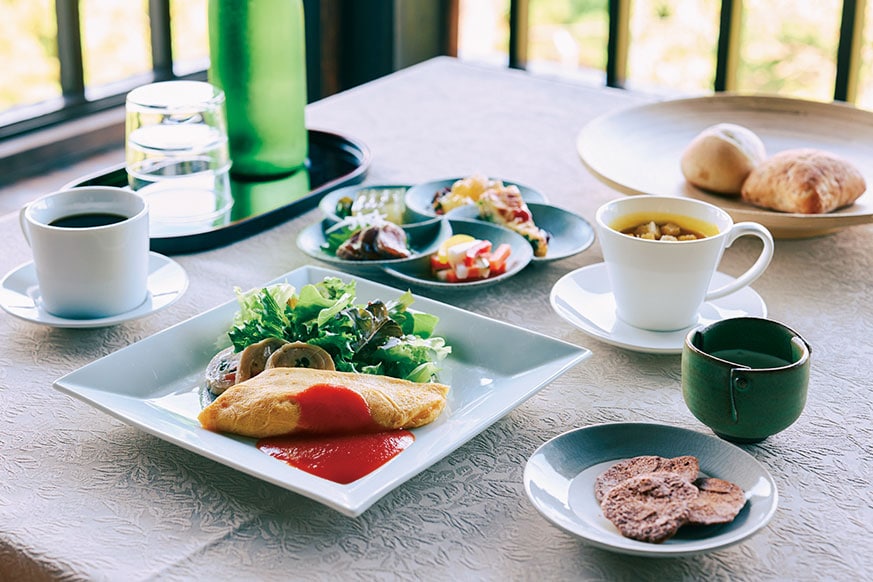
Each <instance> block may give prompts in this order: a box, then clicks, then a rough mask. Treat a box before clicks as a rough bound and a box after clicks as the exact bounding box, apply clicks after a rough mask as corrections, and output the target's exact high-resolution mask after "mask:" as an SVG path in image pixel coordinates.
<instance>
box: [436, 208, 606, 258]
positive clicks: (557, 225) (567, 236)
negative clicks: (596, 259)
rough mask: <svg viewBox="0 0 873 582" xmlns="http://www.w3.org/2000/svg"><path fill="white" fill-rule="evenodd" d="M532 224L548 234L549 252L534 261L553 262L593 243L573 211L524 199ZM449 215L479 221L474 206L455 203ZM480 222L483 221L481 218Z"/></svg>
mask: <svg viewBox="0 0 873 582" xmlns="http://www.w3.org/2000/svg"><path fill="white" fill-rule="evenodd" d="M527 206H528V208H530V214H531V216H532V217H533V221H534V223H535V224H536V225H537V226H538V227H540V228H541V229H543V230H544V231H546V232H547V233H549V235H551V238H550V239H549V251H548V252H547V253H546V256H544V257H536V256H535V257H534V258H533V260H534V262H545V261H557V260H558V259H566V258H567V257H572V256H573V255H576V254H579V253H581V252H582V251H584V250H585V249H587V248H588V247H590V246H591V245H592V243H594V229H593V228H592V227H591V224H590V223H589V222H588V221H587V220H585V219H584V218H582V217H581V216H579V215H578V214H575V213H573V212H570V211H569V210H564V209H563V208H559V207H558V206H552V205H551V204H545V203H543V202H528V203H527ZM446 216H448V217H449V218H463V219H465V220H482V219H480V218H479V209H478V207H476V206H475V205H472V204H469V205H467V206H459V207H458V208H454V209H452V210H450V211H449V212H447V213H446ZM483 222H486V221H484V220H483Z"/></svg>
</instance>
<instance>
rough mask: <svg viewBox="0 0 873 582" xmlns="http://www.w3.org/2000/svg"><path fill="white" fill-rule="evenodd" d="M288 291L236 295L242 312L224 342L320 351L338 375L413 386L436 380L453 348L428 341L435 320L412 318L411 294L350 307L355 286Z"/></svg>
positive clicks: (326, 284) (333, 281) (331, 283)
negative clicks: (275, 343)
mask: <svg viewBox="0 0 873 582" xmlns="http://www.w3.org/2000/svg"><path fill="white" fill-rule="evenodd" d="M295 291H296V290H295V288H294V287H293V286H291V285H288V284H286V283H280V284H277V285H271V286H269V287H265V288H263V289H253V290H251V291H247V292H245V293H243V292H241V291H240V290H239V289H236V290H235V292H236V294H237V301H238V302H239V305H240V310H239V312H238V313H237V314H236V316H235V317H234V319H233V324H232V326H231V329H230V331H229V332H228V336H229V337H230V341H231V343H233V345H234V348H235V349H236V351H240V350H242V349H243V348H245V347H246V346H248V345H250V344H253V343H256V342H259V341H261V340H264V339H267V338H280V339H284V340H286V341H303V342H307V343H310V344H313V345H317V346H319V347H321V348H323V349H325V350H326V351H327V352H328V353H329V354H330V355H331V357H332V358H333V360H334V365H335V366H336V369H337V370H339V371H341V372H357V373H364V374H383V375H386V376H393V377H395V378H404V379H407V380H411V381H413V382H428V381H430V380H431V379H433V378H434V377H435V376H436V373H437V371H438V366H437V362H439V361H440V360H443V359H444V358H445V357H446V356H447V355H448V354H449V353H450V352H451V347H450V346H448V345H446V342H445V339H444V338H442V337H436V336H433V331H434V328H435V327H436V324H437V322H438V321H439V318H438V317H436V316H435V315H431V314H427V313H415V312H412V311H409V309H408V307H409V306H410V305H411V304H412V302H413V297H412V294H411V293H410V292H408V291H407V292H406V293H404V294H402V295H401V296H400V297H399V298H398V299H397V301H392V302H388V303H383V302H381V301H373V302H371V303H369V304H367V305H363V304H356V303H354V301H355V283H354V281H351V282H349V283H344V282H343V281H342V279H339V278H336V277H329V278H326V279H324V280H323V281H321V282H320V283H316V284H309V285H305V286H303V288H301V289H300V293H299V294H297V293H296V292H295Z"/></svg>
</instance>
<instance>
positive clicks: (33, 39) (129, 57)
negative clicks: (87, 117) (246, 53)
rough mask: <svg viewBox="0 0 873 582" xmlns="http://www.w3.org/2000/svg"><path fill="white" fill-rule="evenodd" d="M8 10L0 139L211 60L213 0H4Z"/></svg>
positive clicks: (1, 21)
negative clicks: (208, 6)
mask: <svg viewBox="0 0 873 582" xmlns="http://www.w3.org/2000/svg"><path fill="white" fill-rule="evenodd" d="M0 12H2V18H0V29H2V31H3V32H2V35H0V61H2V62H3V63H4V66H3V67H2V73H0V74H2V75H3V78H2V83H0V138H3V137H7V136H10V135H16V134H19V133H22V132H26V131H28V130H30V129H34V128H38V127H41V126H44V125H49V124H51V123H55V122H58V121H65V120H68V119H73V118H75V117H78V116H81V115H83V114H85V113H90V112H94V111H99V110H101V109H105V108H108V107H113V106H116V105H119V104H120V103H122V102H123V100H124V96H125V95H126V94H127V92H128V91H129V90H130V89H132V88H133V87H135V86H137V85H141V84H143V83H147V82H150V81H153V80H161V79H169V78H174V77H181V76H189V75H200V76H203V74H204V73H203V72H204V71H205V69H206V67H207V65H208V38H207V31H206V0H55V2H52V1H51V0H29V1H27V2H22V1H18V0H0ZM6 63H10V65H6Z"/></svg>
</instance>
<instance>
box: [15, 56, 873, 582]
mask: <svg viewBox="0 0 873 582" xmlns="http://www.w3.org/2000/svg"><path fill="white" fill-rule="evenodd" d="M650 100H652V98H651V97H648V96H645V95H641V94H634V93H629V92H623V91H618V90H610V89H604V88H597V87H585V86H579V85H573V84H568V83H564V82H558V81H551V80H545V79H541V78H539V79H538V78H533V77H530V76H528V75H526V74H524V73H521V72H514V71H497V70H490V69H484V68H476V67H471V66H467V65H462V64H459V63H457V62H455V61H453V60H451V59H437V60H434V61H429V62H427V63H425V64H423V65H420V66H417V67H414V68H411V69H407V70H405V71H402V72H400V73H397V74H395V75H392V76H390V77H388V78H385V79H383V80H379V81H376V82H374V83H371V84H369V85H365V86H363V87H360V88H357V89H354V90H351V91H348V92H346V93H343V94H340V95H337V96H334V97H331V98H328V99H325V100H323V101H321V102H318V103H315V104H313V105H311V106H310V108H309V109H308V111H307V115H308V124H309V126H310V127H314V128H323V129H327V130H334V131H338V132H341V133H345V134H348V135H350V136H354V137H356V138H359V139H361V140H362V141H364V142H365V143H366V144H367V145H368V146H369V147H370V148H371V149H372V152H373V165H372V168H371V170H370V173H369V175H368V178H367V180H368V182H370V183H414V182H420V181H425V180H428V179H432V178H440V177H450V176H460V175H466V174H470V173H472V172H475V171H480V172H484V173H487V174H491V175H495V176H501V177H504V178H506V179H511V180H515V181H518V182H521V183H526V184H529V185H532V186H534V187H536V188H538V189H540V190H541V191H542V192H544V193H545V194H546V195H547V196H548V197H549V199H550V200H551V201H552V202H553V203H556V204H558V205H562V206H566V207H568V208H571V209H573V210H575V211H577V212H578V213H580V214H581V215H583V216H584V217H586V218H587V219H588V220H589V221H593V217H594V210H595V209H596V208H597V206H599V205H600V204H602V203H603V202H605V201H607V200H609V199H612V198H614V197H616V196H618V194H617V193H615V192H614V191H612V190H610V189H609V188H608V187H606V186H605V185H603V184H601V183H600V182H598V181H597V180H596V179H595V178H594V177H593V176H591V175H590V174H589V173H588V172H587V171H586V170H585V169H584V167H583V166H582V164H581V163H580V161H579V159H578V156H577V153H576V148H575V138H576V136H577V134H578V132H579V130H580V129H581V128H582V127H583V126H584V125H585V123H586V122H588V121H590V120H591V119H593V118H594V117H595V116H597V115H599V114H602V113H605V112H608V111H612V110H616V109H619V108H622V107H628V106H632V105H636V104H639V103H644V102H647V101H650ZM616 155H621V152H616ZM57 186H60V184H57ZM317 219H318V214H317V211H312V212H310V213H308V214H306V215H304V216H301V217H299V218H297V219H295V220H292V221H289V222H287V223H285V224H283V225H281V226H279V227H276V228H274V229H271V230H269V231H267V232H264V233H263V234H260V235H258V236H255V237H252V238H249V239H246V240H244V241H242V242H239V243H237V244H234V245H231V246H228V247H224V248H220V249H216V250H213V251H209V252H203V253H198V254H191V255H185V256H179V257H176V260H178V261H179V262H180V263H181V264H182V265H183V266H184V267H185V269H186V270H187V272H188V274H189V276H190V279H191V284H190V288H189V289H188V292H187V294H186V295H185V296H184V297H183V298H182V299H181V300H180V301H179V302H178V303H176V304H175V305H173V306H172V307H170V308H168V309H166V310H165V311H162V312H160V313H158V314H156V315H153V316H151V317H148V318H146V319H142V320H139V321H134V322H130V323H126V324H123V325H119V326H116V327H111V328H108V329H98V330H63V329H52V328H48V327H43V326H39V325H34V324H31V323H28V322H25V321H21V320H18V319H15V318H13V317H11V316H9V315H7V314H5V313H0V344H2V348H0V349H2V351H0V415H2V417H0V579H3V580H21V579H24V580H28V579H33V580H40V579H66V580H79V579H83V580H85V579H87V580H140V579H200V578H203V579H217V580H221V579H227V580H230V579H234V580H237V579H301V580H302V579H306V580H314V579H332V578H338V577H340V573H342V574H341V576H342V578H344V579H353V580H354V579H431V580H453V579H460V580H469V579H483V580H505V579H518V580H523V579H538V580H561V579H610V580H611V579H628V580H630V579H655V578H657V579H679V578H686V579H713V580H715V579H722V580H725V579H731V580H768V579H786V580H787V579H791V580H814V579H821V578H829V579H843V580H848V579H855V578H858V577H864V575H865V574H866V576H867V577H869V576H871V575H873V552H871V549H873V542H871V539H873V488H871V473H873V453H871V450H873V429H871V424H873V407H871V397H870V388H871V384H873V383H871V377H873V364H871V360H873V355H871V351H873V350H871V340H870V338H871V337H873V303H871V301H870V298H871V291H870V289H871V283H873V253H871V252H870V249H871V248H873V227H869V226H862V227H854V228H851V229H848V230H845V231H842V232H840V233H838V234H835V235H831V236H826V237H822V238H816V239H810V240H790V241H789V240H780V241H777V244H776V255H775V258H774V260H773V263H772V265H771V266H770V268H769V270H768V271H767V272H766V273H765V274H764V276H763V277H762V278H761V279H759V280H758V281H757V282H756V283H755V284H754V287H755V289H756V290H757V291H758V292H759V293H760V294H761V296H762V297H763V298H764V299H765V301H766V302H767V304H768V307H769V314H770V316H771V317H772V318H774V319H777V320H781V321H784V322H785V323H788V324H789V325H791V326H792V327H794V328H795V329H797V330H798V331H799V332H800V333H801V334H803V335H804V336H805V337H806V338H807V339H808V341H809V342H810V344H811V345H812V347H813V359H812V373H811V380H810V389H809V400H808V404H807V407H806V410H805V412H804V414H803V415H802V416H801V418H800V419H799V420H798V421H797V422H796V423H795V424H794V425H793V426H791V427H790V428H789V429H787V430H785V431H784V432H782V433H780V434H778V435H776V436H774V437H772V438H770V439H767V440H766V441H764V442H763V443H761V444H758V445H748V446H743V447H742V448H743V449H744V450H746V451H748V452H749V453H751V454H752V455H753V456H754V457H755V458H756V459H758V460H759V461H760V462H761V463H762V464H763V465H764V466H765V467H766V468H767V469H768V470H769V471H770V473H771V474H772V475H773V477H774V478H775V480H776V482H777V484H778V488H779V508H778V510H777V512H776V514H775V517H774V518H773V520H772V521H771V522H770V524H769V525H768V526H767V527H766V528H765V529H763V530H762V531H760V532H759V533H757V534H756V535H754V536H753V537H751V538H749V539H748V540H746V541H745V542H743V543H741V544H739V545H736V546H733V547H730V548H727V549H724V550H721V551H717V552H714V553H711V554H708V555H705V556H697V557H693V558H684V559H662V560H654V559H646V558H635V557H627V556H621V555H617V554H612V553H609V552H607V551H603V550H599V549H596V548H593V547H590V546H588V545H586V544H585V543H584V542H582V541H581V540H579V539H577V538H576V537H574V536H573V535H570V534H568V533H566V532H564V531H563V530H561V529H558V528H557V527H555V526H553V525H552V524H551V523H549V522H548V521H546V520H545V519H544V518H543V517H541V516H540V514H539V513H538V512H537V510H536V509H535V508H534V507H533V506H532V504H531V503H530V502H529V501H528V499H527V497H526V495H525V492H524V487H523V484H522V473H523V470H524V466H525V462H526V460H527V458H528V457H529V456H530V455H531V453H533V451H534V450H535V449H536V448H537V447H538V446H539V445H541V444H542V443H543V442H545V441H546V440H548V439H550V438H552V437H554V436H556V435H558V434H560V433H562V432H564V431H566V430H569V429H572V428H576V427H583V426H586V425H590V424H594V423H601V422H611V421H654V422H659V423H666V424H671V425H675V426H680V427H685V428H690V429H693V430H698V431H701V432H704V433H708V432H709V431H708V429H707V428H706V427H704V426H703V425H701V424H700V423H699V422H697V421H696V419H694V417H693V416H692V415H691V414H690V413H689V412H688V410H687V409H686V407H685V405H684V403H683V401H682V396H681V391H680V386H679V375H680V369H679V360H680V358H679V357H678V356H676V355H651V354H641V353H636V352H630V351H626V350H622V349H619V348H615V347H612V346H609V345H606V344H604V343H601V342H599V341H597V340H595V339H592V338H589V337H587V336H586V335H584V334H582V333H581V332H580V331H578V330H576V329H575V328H574V327H572V326H571V325H570V324H568V323H566V322H565V321H564V320H563V319H561V318H560V317H559V316H558V315H556V314H555V313H554V312H553V311H552V309H551V307H550V305H549V291H550V289H551V287H552V285H553V284H554V283H555V282H556V281H557V280H558V279H559V278H560V277H561V276H562V275H564V274H566V273H568V272H569V271H571V270H574V269H577V268H579V267H582V266H585V265H589V264H593V263H597V262H599V261H601V255H600V250H599V247H598V246H597V245H596V244H595V246H593V247H592V248H591V249H589V250H587V251H586V252H584V253H582V254H580V255H577V256H575V257H572V258H569V259H565V260H562V261H558V262H554V263H548V264H537V265H534V266H531V267H530V268H528V269H526V270H524V271H523V272H522V273H521V274H519V275H517V276H516V277H514V278H512V279H510V280H509V281H507V282H506V283H504V284H501V285H498V286H494V287H490V288H488V289H486V290H482V291H477V292H471V293H469V294H458V293H453V294H451V295H445V296H443V295H440V294H439V293H431V294H429V295H431V296H432V297H434V298H436V299H440V300H447V301H450V302H452V303H454V304H456V305H458V306H459V307H462V308H465V309H470V310H473V311H476V312H479V313H482V314H486V315H488V316H490V317H493V318H494V319H499V320H503V321H508V322H511V323H514V324H518V325H522V326H525V327H528V328H530V329H534V330H536V331H539V332H543V333H546V334H549V335H551V336H554V337H557V338H561V339H563V340H567V341H569V342H572V343H575V344H578V345H581V346H585V347H588V348H589V349H591V350H592V351H593V352H594V355H593V357H592V358H590V359H589V360H587V361H586V362H584V363H582V364H580V365H578V366H576V367H574V368H573V369H571V370H570V371H569V372H567V373H566V374H565V375H563V376H562V377H560V378H559V379H557V380H555V381H554V382H553V383H551V384H550V385H549V386H547V387H546V388H545V389H543V390H542V391H541V392H540V393H539V394H537V395H536V396H535V397H533V398H532V399H530V400H529V401H527V402H526V403H524V404H523V405H521V406H520V407H518V408H517V409H515V410H514V411H513V412H511V413H510V414H508V415H507V416H506V417H504V418H503V419H501V420H499V421H498V422H496V423H495V424H494V425H492V426H491V427H490V428H488V429H487V430H485V431H484V432H483V433H482V434H480V435H479V436H477V437H475V438H474V439H473V440H472V441H470V442H469V443H467V444H465V445H464V446H462V447H461V448H460V449H458V450H457V451H456V452H455V453H453V454H451V455H450V456H448V457H447V458H445V459H444V460H442V461H440V462H438V463H437V464H436V465H434V466H433V467H432V468H430V469H428V470H426V471H424V472H423V473H421V474H419V475H418V476H416V477H414V478H412V479H411V480H410V481H408V482H407V483H405V484H404V485H402V486H400V487H398V488H397V489H395V490H394V491H393V492H391V493H390V494H388V495H387V496H386V497H384V498H383V499H382V500H381V501H379V502H378V503H377V504H376V505H374V506H373V507H372V508H371V509H369V510H368V511H367V512H365V513H364V514H363V515H362V516H361V517H359V518H356V519H352V518H348V517H345V516H343V515H341V514H339V513H337V512H336V511H334V510H332V509H328V508H326V507H324V506H322V505H320V504H318V503H316V502H314V501H311V500H309V499H307V498H304V497H302V496H300V495H296V494H294V493H291V492H289V491H286V490H284V489H282V488H279V487H276V486H273V485H269V484H266V483H264V482H262V481H260V480H259V479H256V478H254V477H250V476H248V475H245V474H243V473H241V472H238V471H235V470H233V469H230V468H227V467H225V466H223V465H220V464H218V463H216V462H213V461H210V460H207V459H205V458H203V457H200V456H199V455H197V454H194V453H191V452H188V451H186V450H183V449H181V448H179V447H176V446H174V445H171V444H168V443H166V442H164V441H162V440H160V439H157V438H155V437H152V436H150V435H148V434H145V433H143V432H141V431H139V430H136V429H134V428H131V427H129V426H126V425H125V424H123V423H121V422H119V421H117V420H115V419H113V418H111V417H110V416H108V415H106V414H104V413H102V412H100V411H98V410H96V409H94V408H92V407H90V406H88V405H87V404H84V403H82V402H80V401H78V400H74V399H73V398H70V397H67V396H65V395H62V394H60V393H58V392H56V391H55V390H53V389H52V386H51V384H52V381H53V380H55V379H56V378H58V377H60V376H61V375H63V374H66V373H68V372H70V371H73V370H75V369H77V368H78V367H80V366H82V365H84V364H86V363H88V362H91V361H93V360H95V359H97V358H99V357H101V356H104V355H107V354H109V353H111V352H113V351H115V350H118V349H119V348H122V347H124V346H127V345H129V344H131V343H133V342H135V341H137V340H140V339H143V338H145V337H147V336H149V335H151V334H153V333H155V332H157V331H160V330H162V329H164V328H166V327H167V326H170V325H172V324H174V323H177V322H180V321H183V320H185V319H187V318H189V317H192V316H194V315H197V314H199V313H201V312H203V311H205V310H207V309H209V308H211V307H213V306H215V305H218V304H220V303H223V302H225V301H227V300H228V299H230V298H231V296H232V293H231V289H232V288H233V287H234V286H239V287H243V288H249V287H252V286H255V285H259V284H262V283H264V282H266V281H268V280H271V279H273V278H275V277H277V276H279V275H282V274H283V273H285V272H287V271H290V270H292V269H295V268H297V267H300V266H302V265H306V264H310V263H311V261H310V259H308V258H307V257H306V256H305V255H303V254H302V253H301V252H300V251H299V250H298V249H297V248H296V246H295V243H294V241H295V236H296V233H297V232H298V231H299V230H300V229H301V228H303V227H305V226H307V225H309V224H311V223H312V222H314V221H315V220H317ZM0 248H2V253H0V272H2V273H5V272H7V271H9V270H11V269H13V268H14V267H16V266H17V265H19V264H22V263H24V262H26V261H28V260H30V253H29V250H28V248H27V247H26V245H25V243H24V240H23V238H22V237H21V235H20V233H19V230H18V225H17V220H16V217H15V216H13V215H7V216H5V217H3V218H2V219H0ZM758 248H759V247H757V246H755V243H754V242H749V243H745V242H744V241H740V242H738V243H737V244H736V245H735V247H734V248H733V249H731V250H730V251H728V253H727V254H726V258H725V261H724V262H723V264H722V267H721V270H722V271H724V272H727V273H729V274H734V275H736V274H739V273H740V272H741V271H743V270H744V269H745V268H746V266H747V265H748V264H750V262H751V260H752V257H753V256H754V255H755V254H756V253H757V250H758ZM382 282H387V283H392V281H391V280H390V279H384V280H382ZM394 284H395V285H397V283H394Z"/></svg>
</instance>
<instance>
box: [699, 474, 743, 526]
mask: <svg viewBox="0 0 873 582" xmlns="http://www.w3.org/2000/svg"><path fill="white" fill-rule="evenodd" d="M694 485H695V486H696V487H697V489H698V490H699V491H700V493H699V494H698V496H697V498H696V499H694V500H693V501H691V503H689V504H688V508H689V510H690V513H689V514H688V523H689V524H694V525H711V524H715V523H730V522H732V521H733V520H734V518H735V517H736V516H737V514H738V513H739V512H740V510H741V509H742V508H743V506H745V505H746V495H745V493H744V492H743V489H742V488H741V487H740V486H739V485H736V484H734V483H731V482H730V481H724V480H723V479H716V478H715V477H704V478H700V479H698V480H697V481H695V482H694Z"/></svg>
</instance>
